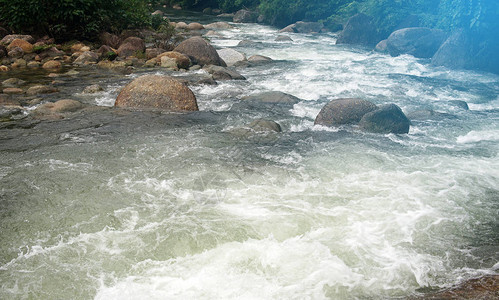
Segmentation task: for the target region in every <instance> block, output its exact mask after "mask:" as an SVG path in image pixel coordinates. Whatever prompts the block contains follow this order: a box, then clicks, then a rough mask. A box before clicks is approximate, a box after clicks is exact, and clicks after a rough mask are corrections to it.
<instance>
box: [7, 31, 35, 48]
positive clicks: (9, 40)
mask: <svg viewBox="0 0 499 300" xmlns="http://www.w3.org/2000/svg"><path fill="white" fill-rule="evenodd" d="M15 39H20V40H24V41H26V42H28V43H34V42H35V39H34V38H33V37H32V36H31V35H20V34H10V35H6V36H4V37H3V38H2V40H1V41H0V44H4V45H8V44H10V43H12V41H13V40H15Z"/></svg>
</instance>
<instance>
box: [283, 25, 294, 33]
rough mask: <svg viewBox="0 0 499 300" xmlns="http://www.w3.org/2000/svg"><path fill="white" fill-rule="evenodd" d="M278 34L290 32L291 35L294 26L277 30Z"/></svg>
mask: <svg viewBox="0 0 499 300" xmlns="http://www.w3.org/2000/svg"><path fill="white" fill-rule="evenodd" d="M279 32H281V33H282V32H290V33H293V32H295V24H291V25H288V26H286V27H284V28H283V29H281V30H279Z"/></svg>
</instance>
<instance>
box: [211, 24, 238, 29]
mask: <svg viewBox="0 0 499 300" xmlns="http://www.w3.org/2000/svg"><path fill="white" fill-rule="evenodd" d="M204 28H205V29H232V28H234V26H232V25H230V24H229V23H227V22H215V23H211V24H208V25H205V26H204Z"/></svg>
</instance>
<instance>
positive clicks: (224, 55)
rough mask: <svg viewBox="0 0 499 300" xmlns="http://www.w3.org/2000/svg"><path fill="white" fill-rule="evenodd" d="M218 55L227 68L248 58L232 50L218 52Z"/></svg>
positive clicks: (224, 49) (226, 49)
mask: <svg viewBox="0 0 499 300" xmlns="http://www.w3.org/2000/svg"><path fill="white" fill-rule="evenodd" d="M217 53H218V56H220V58H221V59H222V60H223V61H224V62H225V64H226V65H227V66H233V65H235V64H236V63H238V62H240V61H245V60H246V56H245V55H244V54H243V53H241V52H239V51H236V50H234V49H230V48H223V49H220V50H217Z"/></svg>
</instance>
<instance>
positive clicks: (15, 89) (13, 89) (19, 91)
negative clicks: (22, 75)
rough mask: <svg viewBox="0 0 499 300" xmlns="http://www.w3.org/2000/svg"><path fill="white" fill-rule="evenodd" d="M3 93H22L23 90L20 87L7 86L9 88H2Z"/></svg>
mask: <svg viewBox="0 0 499 300" xmlns="http://www.w3.org/2000/svg"><path fill="white" fill-rule="evenodd" d="M3 93H4V94H7V95H16V94H23V93H24V91H23V90H22V89H20V88H15V87H9V88H4V89H3Z"/></svg>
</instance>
